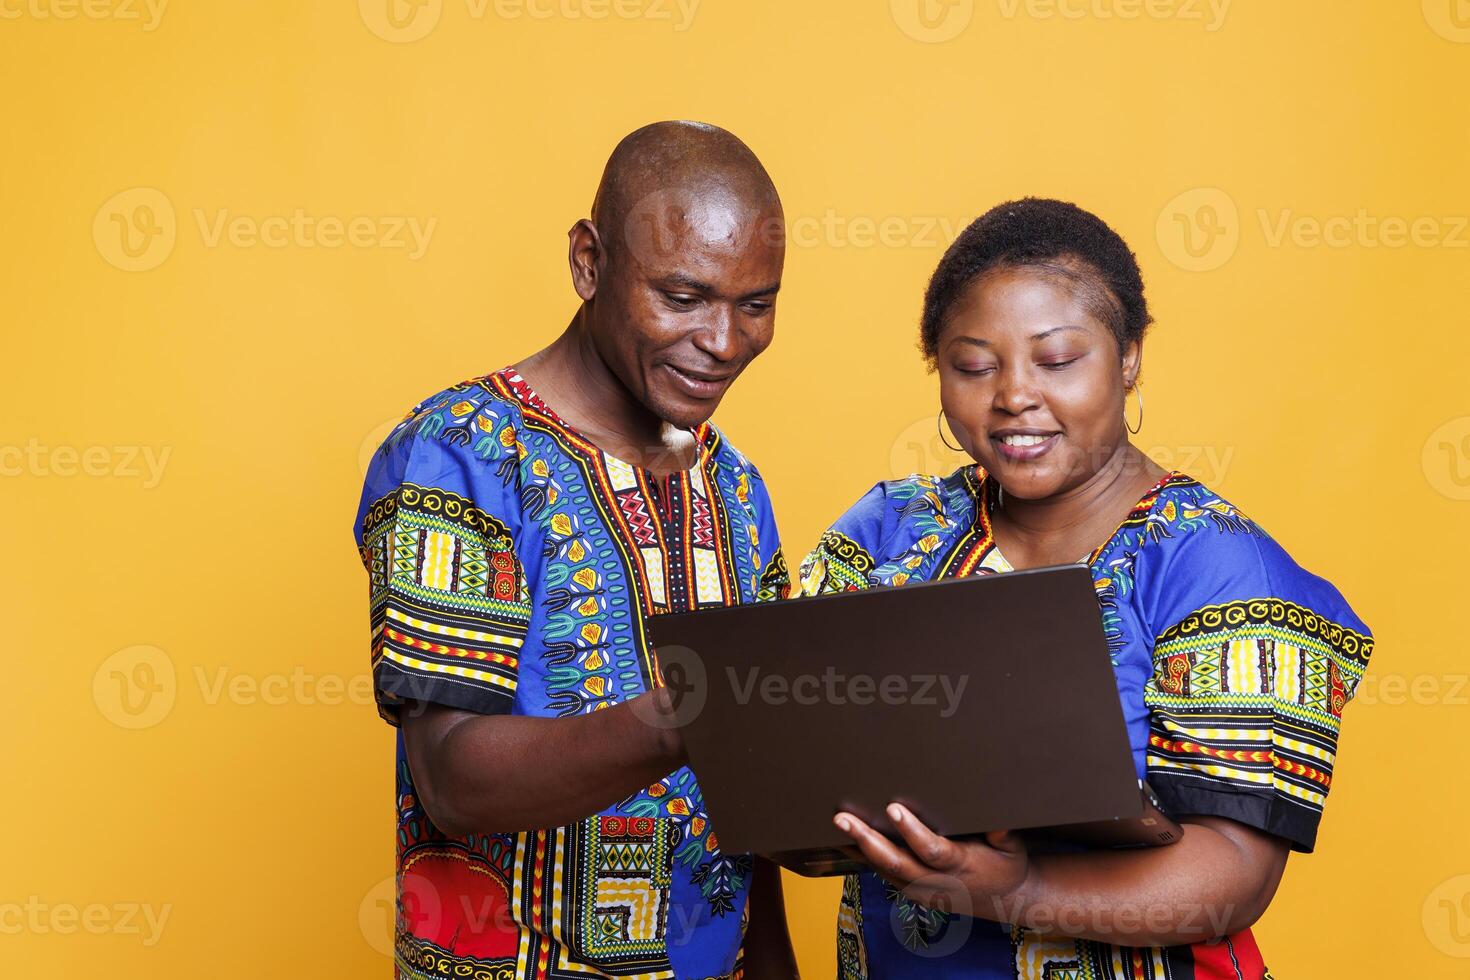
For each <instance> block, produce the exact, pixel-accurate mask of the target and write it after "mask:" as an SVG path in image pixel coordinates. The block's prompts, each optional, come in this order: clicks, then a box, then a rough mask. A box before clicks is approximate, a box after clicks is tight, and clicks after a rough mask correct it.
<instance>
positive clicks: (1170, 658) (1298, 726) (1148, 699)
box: [1138, 524, 1373, 851]
mask: <svg viewBox="0 0 1470 980" xmlns="http://www.w3.org/2000/svg"><path fill="white" fill-rule="evenodd" d="M1147 551H1148V549H1145V553H1146V552H1147ZM1165 554H1166V557H1163V558H1162V559H1161V560H1159V561H1157V562H1151V563H1149V564H1147V565H1146V564H1144V563H1143V562H1142V556H1141V561H1140V567H1139V569H1138V583H1139V587H1140V590H1141V591H1146V592H1149V593H1151V595H1150V596H1149V599H1148V601H1149V604H1150V605H1152V606H1153V607H1154V610H1155V617H1154V626H1155V627H1156V628H1157V627H1158V626H1160V625H1162V627H1163V628H1162V629H1160V630H1159V631H1158V633H1157V635H1156V638H1155V641H1154V649H1153V671H1152V676H1151V677H1150V679H1149V681H1148V683H1147V685H1146V687H1145V689H1144V701H1145V703H1146V705H1147V706H1148V708H1149V721H1150V730H1149V740H1148V751H1147V763H1148V780H1149V784H1150V786H1152V787H1153V789H1154V791H1155V792H1156V793H1157V794H1158V796H1159V798H1160V801H1161V802H1162V803H1163V804H1164V806H1165V809H1166V810H1168V811H1170V812H1173V813H1176V814H1180V815H1197V816H1219V817H1225V818H1228V819H1231V820H1235V821H1238V822H1240V823H1243V824H1246V825H1248V826H1251V827H1255V828H1257V829H1259V830H1263V831H1266V832H1267V833H1270V834H1274V835H1276V836H1278V837H1281V838H1284V839H1285V840H1287V841H1289V842H1290V843H1291V845H1292V847H1293V848H1294V849H1296V850H1300V851H1311V850H1312V848H1313V846H1314V845H1315V842H1316V837H1317V828H1318V825H1319V823H1320V821H1321V818H1322V811H1323V805H1324V804H1325V802H1326V799H1327V794H1328V791H1329V790H1330V789H1331V786H1332V773H1333V767H1334V763H1335V761H1336V756H1337V740H1338V735H1339V730H1340V727H1341V723H1342V715H1343V708H1344V706H1345V705H1346V704H1347V702H1348V701H1349V700H1351V698H1352V696H1353V693H1354V690H1355V689H1356V687H1357V684H1358V682H1359V680H1360V679H1361V678H1362V676H1363V673H1364V670H1365V669H1366V667H1367V663H1368V658H1369V656H1370V655H1371V653H1372V649H1373V639H1372V636H1371V635H1370V634H1369V632H1368V629H1367V627H1366V626H1365V625H1364V624H1363V623H1362V621H1361V620H1359V619H1358V617H1357V616H1356V615H1355V614H1354V613H1353V611H1352V610H1351V609H1350V608H1349V607H1348V605H1347V602H1346V601H1345V600H1344V599H1343V597H1342V596H1341V594H1340V593H1338V591H1337V590H1336V589H1335V588H1333V587H1332V586H1331V585H1330V584H1328V583H1327V582H1325V581H1323V580H1322V579H1320V578H1318V577H1316V576H1314V575H1312V574H1310V573H1308V572H1306V571H1304V570H1303V569H1302V568H1301V567H1300V566H1298V565H1297V564H1296V563H1295V562H1294V561H1292V560H1291V558H1290V557H1289V556H1287V555H1286V553H1285V552H1284V551H1282V550H1281V548H1280V546H1279V545H1277V544H1276V542H1275V541H1273V540H1272V539H1271V538H1269V537H1267V536H1265V534H1264V532H1260V531H1259V529H1256V528H1255V527H1254V526H1253V525H1248V524H1239V525H1237V526H1236V527H1235V528H1233V529H1231V530H1217V529H1206V530H1201V531H1197V532H1194V533H1191V534H1188V535H1186V536H1185V538H1184V540H1182V541H1180V542H1178V543H1177V546H1175V547H1172V548H1170V549H1167V551H1166V552H1165ZM1145 583H1147V585H1146V584H1145Z"/></svg>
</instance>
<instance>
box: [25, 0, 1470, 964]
mask: <svg viewBox="0 0 1470 980" xmlns="http://www.w3.org/2000/svg"><path fill="white" fill-rule="evenodd" d="M921 4H922V5H921ZM0 82H3V84H4V91H5V98H4V109H3V117H0V118H3V125H0V151H3V152H0V222H3V232H4V233H3V236H0V259H3V261H0V311H3V320H0V325H3V337H4V364H5V366H6V368H7V370H6V372H5V374H6V380H5V382H4V384H3V386H0V464H3V467H4V475H3V477H0V492H3V494H4V501H5V514H6V517H7V519H6V520H5V521H4V524H3V538H0V553H3V555H4V557H5V561H4V562H3V563H0V594H3V596H4V608H5V611H6V615H5V624H6V631H5V632H6V648H5V675H6V678H7V685H6V690H7V694H8V696H7V698H6V704H7V709H6V711H5V721H4V730H5V733H6V739H5V742H6V747H7V749H8V752H7V757H6V762H5V767H4V771H5V775H6V783H7V787H8V791H7V793H6V805H5V807H4V812H3V816H0V831H3V833H0V837H3V840H4V842H5V843H4V845H3V850H0V858H3V869H0V973H3V974H4V975H5V976H40V975H45V976H65V977H72V976H108V977H116V978H132V977H184V976H195V975H201V976H202V975H209V976H218V977H240V978H245V977H259V976H302V977H305V976H313V977H373V976H378V977H386V976H388V975H389V974H390V970H391V963H390V960H389V959H388V957H387V956H386V955H385V952H386V950H387V942H388V939H387V936H388V928H389V922H390V914H389V906H390V904H391V894H390V889H391V880H390V876H391V873H392V869H393V837H392V834H393V800H392V793H393V786H392V776H393V772H392V756H391V753H392V735H391V731H390V729H389V728H388V727H387V726H386V725H384V724H383V723H382V722H380V721H379V720H378V719H377V717H376V715H375V712H374V710H373V708H372V707H371V706H370V704H369V703H368V697H367V696H366V694H365V690H366V680H365V668H366V663H367V643H366V640H367V629H366V625H367V624H366V587H365V580H364V573H363V571H362V569H361V567H360V565H359V562H358V558H357V555H356V553H355V550H354V547H353V542H352V522H353V517H354V508H355V506H356V503H357V497H358V491H359V485H360V480H361V477H362V472H363V466H364V461H365V459H366V456H367V454H368V453H369V452H370V451H371V450H372V448H373V447H374V445H375V444H376V441H377V440H378V439H379V438H381V436H382V435H383V434H384V432H385V431H386V428H387V426H388V424H389V423H390V422H391V421H392V420H394V419H396V418H397V417H399V416H400V415H401V414H402V413H403V412H404V411H406V410H407V409H408V408H409V407H410V406H411V405H413V404H414V402H415V401H417V400H418V399H419V398H422V397H424V396H426V395H428V394H430V393H432V392H434V391H436V390H438V389H439V388H441V387H443V386H444V385H446V384H449V383H451V382H454V381H457V380H461V379H463V378H466V377H470V376H472V375H476V374H481V373H485V372H487V371H490V370H493V369H495V368H498V367H500V366H502V365H504V364H505V363H507V362H509V361H511V360H513V359H515V358H516V357H518V356H520V355H522V354H524V353H527V352H529V351H531V350H533V349H535V348H536V347H538V346H540V345H541V344H543V343H544V342H546V341H548V340H550V339H551V338H552V336H553V335H554V334H555V333H556V332H557V331H559V330H560V329H561V328H562V326H563V325H564V324H565V323H566V321H567V320H568V318H569V316H570V314H571V312H572V311H573V309H574V305H575V297H574V295H573V293H572V291H571V289H570V286H569V284H568V276H567V271H566V263H565V252H566V245H565V237H564V233H565V231H566V230H567V228H568V227H569V226H570V225H571V224H572V222H573V221H574V220H575V219H576V218H578V217H580V216H582V215H584V214H585V212H586V211H587V208H588V205H589V203H590V197H591V193H592V190H593V187H594V184H595V182H596V180H597V177H598V174H599V172H600V168H601V166H602V163H603V162H604V160H605V158H606V156H607V153H608V152H609V150H610V149H611V147H612V146H613V144H614V142H615V141H616V140H617V139H618V138H619V137H620V136H621V135H623V134H624V133H625V132H627V131H628V130H630V129H632V128H634V127H636V126H638V125H640V124H642V123H645V122H649V121H652V120H656V119H661V118H670V117H674V118H678V117H697V118H702V119H708V120H711V121H713V122H717V123H720V124H722V125H724V126H727V127H729V128H730V129H733V130H734V131H735V132H736V133H738V134H740V135H741V136H742V137H744V138H745V139H746V140H747V141H748V142H749V143H750V144H751V145H752V146H753V147H754V148H755V150H756V151H757V152H758V153H759V154H760V155H761V157H762V158H763V159H764V161H765V162H766V164H767V165H768V167H769V169H770V171H771V173H772V174H773V176H774V177H775V179H776V182H777V184H778V185H779V187H780V189H781V192H782V194H783V196H784V198H785V202H786V207H787V212H788V217H789V219H790V222H791V233H792V243H791V247H790V250H789V255H788V260H787V275H786V286H785V289H784V291H783V294H782V300H781V304H780V317H779V329H778V333H777V340H776V343H775V345H774V346H773V347H772V348H771V350H770V351H769V352H768V353H767V354H766V355H765V356H764V357H763V358H762V359H761V360H760V361H759V362H758V363H757V364H756V366H755V367H753V368H752V369H751V371H750V372H749V373H748V374H747V376H746V378H745V379H744V380H743V381H742V383H741V384H740V385H739V386H738V387H737V389H736V390H735V392H734V393H733V395H732V396H731V397H730V399H729V400H728V401H727V403H726V405H725V407H724V408H723V409H722V411H721V412H720V414H719V416H718V417H717V418H718V421H719V422H720V424H721V425H722V426H723V427H724V429H725V430H726V431H727V432H728V433H730V434H731V435H732V437H733V438H734V440H735V441H736V442H737V444H738V445H740V446H741V447H742V448H743V449H744V450H745V451H746V452H747V453H748V454H749V455H750V456H751V457H752V458H753V459H754V460H756V462H757V463H758V464H759V465H760V466H761V467H762V469H763V471H764V473H765V475H766V477H767V479H768V481H769V483H770V484H771V487H772V490H773V495H774V497H775V500H776V504H777V508H778V515H779V517H780V520H781V525H782V531H783V535H784V537H785V539H786V542H787V551H788V554H789V555H791V556H792V558H793V560H794V559H795V558H797V557H799V555H800V554H801V553H802V552H803V551H804V550H805V549H806V548H808V547H809V546H810V545H811V544H812V543H813V542H814V541H815V539H816V536H817V535H818V533H819V532H820V530H821V529H822V528H823V527H824V526H825V525H826V523H827V522H828V521H830V520H831V519H832V518H834V517H835V516H836V515H837V514H838V513H839V512H840V511H841V510H842V509H843V508H845V507H846V506H847V505H848V504H849V503H851V502H852V501H853V500H854V499H855V498H856V497H857V496H858V495H859V494H860V493H861V492H863V491H864V490H865V489H866V488H867V487H868V486H870V485H871V484H872V483H873V482H874V481H875V480H877V479H880V478H885V477H889V476H894V475H901V474H903V473H907V472H909V471H912V470H915V469H929V468H937V469H943V470H946V471H947V470H949V469H951V468H953V466H955V465H956V464H957V462H958V460H957V459H956V458H955V457H953V456H951V455H950V454H948V453H947V452H945V451H944V450H943V449H942V448H940V447H938V445H937V443H936V442H935V437H934V428H933V422H934V412H935V411H936V410H937V392H936V387H935V382H934V379H932V378H931V377H929V376H928V375H927V374H926V373H925V371H924V369H923V366H922V365H921V363H920V360H919V356H918V354H917V352H916V350H915V339H916V322H917V314H918V307H919V299H920V294H921V291H922V288H923V285H924V283H925V280H926V277H927V275H928V273H929V272H930V271H931V270H932V268H933V266H934V264H935V263H936V262H937V261H938V259H939V256H940V254H941V252H942V250H943V247H944V246H945V245H946V244H947V243H948V241H949V240H950V238H951V237H952V236H953V235H954V234H955V233H956V232H957V231H958V230H959V229H960V228H961V227H963V225H964V224H965V223H966V222H968V221H969V220H970V219H972V218H973V217H975V216H976V215H977V214H978V213H980V212H981V211H982V210H984V209H986V208H987V207H989V206H990V205H992V204H994V203H997V202H998V201H1000V200H1003V199H1006V198H1010V197H1015V196H1018V195H1023V194H1027V193H1035V194H1043V195H1050V196H1060V197H1064V198H1069V199H1072V200H1075V201H1077V202H1079V203H1080V204H1082V205H1083V206H1085V207H1088V208H1091V209H1093V210H1095V211H1097V212H1098V213H1099V214H1101V215H1102V216H1104V217H1105V218H1106V219H1107V220H1108V221H1110V222H1111V223H1113V224H1114V225H1115V227H1117V228H1118V229H1119V230H1120V231H1121V232H1122V233H1123V234H1124V236H1125V237H1126V238H1127V239H1128V240H1129V242H1130V243H1131V244H1132V245H1133V246H1134V248H1135V249H1136V251H1137V252H1138V254H1139V257H1140V259H1141V261H1142V263H1143V266H1144V271H1145V275H1146V279H1147V282H1148V286H1149V292H1150V296H1151V299H1152V302H1153V305H1154V310H1155V313H1156V316H1157V318H1158V326H1157V328H1156V330H1155V332H1154V333H1153V335H1152V337H1151V340H1150V341H1149V343H1148V345H1147V352H1146V368H1145V375H1146V385H1145V391H1146V397H1147V414H1146V419H1145V425H1144V429H1143V432H1142V434H1141V436H1140V437H1139V440H1140V442H1141V443H1142V444H1143V445H1145V446H1146V447H1148V448H1149V449H1150V451H1151V452H1152V453H1153V454H1154V455H1155V456H1156V457H1157V458H1158V459H1160V460H1161V461H1162V462H1164V463H1166V464H1167V465H1173V466H1177V467H1182V468H1185V469H1187V470H1189V471H1190V472H1192V473H1193V474H1194V475H1196V476H1198V477H1200V478H1202V479H1204V480H1206V481H1207V482H1210V483H1212V484H1214V485H1215V486H1216V487H1217V488H1218V489H1220V490H1221V491H1222V492H1223V493H1225V494H1226V495H1227V496H1229V497H1231V498H1233V499H1234V500H1236V501H1237V502H1239V503H1240V504H1241V505H1242V506H1243V507H1244V508H1245V509H1246V511H1247V512H1249V513H1251V514H1252V516H1254V517H1256V518H1257V519H1259V520H1260V521H1261V522H1262V523H1263V524H1264V525H1265V526H1266V527H1268V528H1270V529H1271V530H1272V531H1273V533H1275V534H1276V535H1277V537H1279V538H1280V539H1281V540H1282V541H1283V543H1284V544H1285V545H1286V547H1287V548H1288V549H1289V550H1290V551H1291V552H1292V553H1293V554H1294V555H1295V556H1297V558H1298V559H1299V560H1301V561H1302V562H1303V563H1304V564H1305V565H1307V566H1308V567H1309V568H1311V569H1313V570H1315V571H1318V572H1320V573H1322V574H1325V575H1327V576H1328V577H1330V578H1331V579H1332V580H1333V581H1334V582H1335V583H1336V584H1337V585H1338V586H1339V587H1340V588H1341V589H1342V590H1343V591H1344V593H1345V594H1346V595H1347V596H1348V597H1349V599H1350V600H1351V601H1352V602H1353V604H1354V605H1355V607H1356V608H1357V610H1358V611H1359V612H1360V613H1361V614H1362V616H1363V617H1364V618H1365V619H1366V620H1367V621H1368V623H1369V624H1370V625H1371V626H1372V627H1373V628H1374V630H1375V632H1376V633H1377V634H1378V637H1379V646H1378V651H1377V654H1376V656H1375V659H1374V662H1373V666H1372V670H1371V672H1370V675H1369V678H1368V681H1367V682H1366V683H1365V684H1364V687H1363V689H1362V692H1361V697H1360V699H1359V700H1358V701H1357V702H1355V703H1354V704H1353V705H1352V706H1351V707H1350V708H1349V710H1348V713H1347V719H1346V720H1347V723H1346V726H1345V729H1344V738H1343V741H1342V754H1341V758H1340V763H1339V766H1338V770H1337V786H1336V787H1335V788H1334V791H1333V793H1332V796H1331V799H1330V801H1329V804H1328V807H1327V816H1326V820H1325V823H1324V826H1323V830H1322V835H1321V839H1320V843H1319V847H1318V851H1317V853H1316V854H1315V855H1312V856H1310V857H1302V856H1296V857H1293V858H1292V860H1291V862H1290V865H1289V867H1288V871H1287V874H1286V879H1285V883H1284V884H1283V886H1282V889H1281V892H1280V893H1279V895H1278V896H1277V898H1276V900H1275V902H1274V904H1273V905H1272V907H1271V910H1270V912H1269V913H1268V915H1267V917H1266V919H1265V920H1264V921H1263V922H1262V923H1261V925H1260V926H1259V927H1258V930H1257V931H1258V935H1259V938H1260V941H1261V945H1262V947H1263V949H1264V950H1265V952H1266V955H1267V960H1268V962H1269V963H1271V964H1272V967H1273V971H1274V973H1275V975H1276V976H1278V977H1282V978H1292V977H1294V978H1303V977H1326V976H1402V977H1408V976H1415V977H1420V976H1425V977H1427V976H1446V977H1448V976H1463V975H1465V973H1466V971H1467V970H1470V845H1467V844H1466V842H1465V840H1464V837H1463V834H1464V819H1463V814H1464V813H1465V809H1466V806H1467V804H1470V789H1467V787H1466V783H1465V781H1464V779H1463V778H1462V777H1461V776H1458V775H1456V773H1457V772H1459V771H1460V769H1461V766H1462V763H1461V760H1460V759H1459V758H1458V750H1457V746H1458V745H1459V744H1460V742H1461V741H1462V740H1463V737H1464V734H1465V732H1466V731H1467V728H1466V723H1467V721H1470V683H1467V673H1470V665H1467V661H1466V658H1465V639H1464V635H1465V630H1464V626H1463V624H1462V623H1461V622H1460V619H1459V616H1460V614H1461V613H1462V612H1463V611H1464V605H1465V598H1464V596H1465V589H1464V585H1463V579H1462V575H1463V569H1464V555H1465V554H1466V546H1467V545H1470V535H1467V530H1470V385H1467V381H1470V372H1467V368H1466V364H1467V360H1470V338H1467V334H1470V322H1467V318H1466V313H1465V298H1466V295H1467V287H1470V227H1467V224H1470V222H1467V215H1470V194H1467V184H1466V180H1465V174H1466V163H1467V159H1470V125H1467V124H1470V102H1467V100H1466V99H1465V94H1466V92H1467V90H1470V3H1467V2H1466V0H1424V2H1423V3H1422V4H1421V3H1420V2H1419V0H1398V2H1391V3H1390V2H1382V0H1354V2H1341V0H1292V2H1289V3H1282V2H1270V0H1235V2H1233V3H1232V2H1227V0H1214V3H1211V2H1210V0H1059V2H1058V0H892V2H891V3H890V2H889V0H848V2H838V0H827V2H822V3H788V2H778V0H684V2H683V4H682V5H681V4H680V3H679V2H677V0H412V2H411V0H361V3H354V2H352V0H333V2H327V0H313V2H288V0H269V2H265V0H262V2H228V0H172V2H165V0H152V2H151V3H149V2H145V0H0ZM957 758H958V757H957ZM961 762H962V760H961ZM835 898H836V883H835V882H832V881H817V882H808V881H804V880H798V879H790V878H788V902H789V906H790V908H789V911H790V917H791V921H792V924H793V931H794V936H795V940H796V943H797V946H798V950H799V954H800V957H801V960H802V964H803V967H804V969H805V970H806V971H807V975H808V976H811V977H823V976H830V975H831V972H832V969H833V964H834V951H833V931H834V919H835Z"/></svg>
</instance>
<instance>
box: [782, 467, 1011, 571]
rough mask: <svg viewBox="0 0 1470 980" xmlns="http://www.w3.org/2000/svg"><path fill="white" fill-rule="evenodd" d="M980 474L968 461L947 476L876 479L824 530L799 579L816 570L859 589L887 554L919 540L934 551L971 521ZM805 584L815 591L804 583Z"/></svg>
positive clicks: (906, 548) (907, 548) (913, 545)
mask: <svg viewBox="0 0 1470 980" xmlns="http://www.w3.org/2000/svg"><path fill="white" fill-rule="evenodd" d="M981 478H982V477H981V475H980V474H979V472H978V470H977V468H976V467H975V466H974V465H973V464H972V465H969V466H963V467H961V468H960V469H958V470H956V471H955V472H953V473H951V474H950V475H948V476H937V475H931V474H922V473H914V474H910V475H909V476H906V477H902V478H899V479H892V480H880V481H879V482H878V483H876V484H874V485H873V487H872V489H870V490H868V491H867V492H866V493H864V494H863V495H862V496H861V497H859V498H858V499H857V501H856V502H855V503H853V504H852V506H850V507H848V508H847V509H846V510H845V511H844V512H843V513H842V515H841V516H839V517H838V518H837V519H836V520H835V521H833V522H832V523H831V525H830V526H829V527H828V528H827V530H826V531H824V532H823V534H822V537H821V539H820V540H819V541H818V542H817V546H816V548H815V549H814V550H813V551H812V553H811V555H809V556H808V558H807V561H806V562H804V563H803V575H802V578H803V580H804V581H805V580H807V579H810V578H812V576H813V574H816V575H817V577H818V578H822V579H823V580H824V581H825V580H826V579H829V578H840V579H841V580H842V582H843V583H845V584H844V585H843V587H844V588H864V587H866V586H867V585H868V584H871V581H870V577H871V575H872V574H873V572H874V570H875V569H877V568H878V566H879V565H880V564H881V563H883V562H884V561H886V560H888V559H889V558H890V557H892V556H894V555H899V554H904V553H906V552H908V551H910V550H912V549H914V548H916V547H919V546H921V545H923V544H927V545H928V546H929V547H927V548H923V549H921V550H924V551H925V552H926V553H927V552H929V551H933V550H935V549H936V548H937V547H938V543H939V542H940V541H942V540H944V539H947V538H948V537H950V536H951V535H952V534H954V533H956V532H958V531H960V530H962V529H963V528H966V527H968V526H969V525H970V522H971V521H972V519H973V515H974V512H975V493H976V492H977V490H978V488H979V485H980V480H981ZM834 570H835V571H836V572H837V573H840V574H834ZM828 585H829V586H830V582H829V583H828ZM804 588H805V590H806V591H817V590H816V589H815V588H814V587H812V585H811V583H809V582H807V583H806V585H805V586H804ZM826 590H828V591H830V588H827V589H826Z"/></svg>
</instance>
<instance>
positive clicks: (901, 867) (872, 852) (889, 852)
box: [832, 813, 928, 888]
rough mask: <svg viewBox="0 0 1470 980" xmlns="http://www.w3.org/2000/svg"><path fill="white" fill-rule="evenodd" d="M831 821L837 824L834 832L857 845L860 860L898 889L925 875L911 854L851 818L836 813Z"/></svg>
mask: <svg viewBox="0 0 1470 980" xmlns="http://www.w3.org/2000/svg"><path fill="white" fill-rule="evenodd" d="M832 821H833V823H835V824H837V829H838V830H840V831H842V832H843V833H844V834H846V835H847V836H849V837H851V838H852V839H853V840H854V841H855V842H856V843H857V846H858V850H859V851H861V852H862V855H863V859H864V860H865V861H867V862H868V863H869V864H871V865H872V866H873V870H874V871H877V872H878V873H879V874H880V875H882V876H883V877H884V878H886V879H887V880H888V881H889V882H891V883H892V884H894V885H897V886H898V887H899V888H905V887H907V886H908V884H909V882H912V881H914V880H915V879H917V878H922V877H923V876H924V875H925V874H927V873H928V871H927V869H926V868H925V867H924V866H923V865H922V864H920V863H919V862H918V860H917V859H915V858H914V856H913V855H912V854H909V853H907V852H906V851H904V850H903V849H901V848H899V847H898V846H896V845H895V844H894V843H893V842H892V841H890V840H889V839H888V838H887V837H884V836H883V835H882V834H880V833H878V832H877V831H876V830H874V829H873V828H872V827H869V826H868V825H867V824H866V823H864V822H863V821H861V820H859V819H858V818H857V817H855V816H853V815H852V814H850V813H839V814H837V816H835V817H833V818H832Z"/></svg>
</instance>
